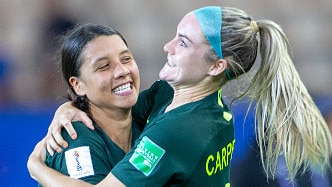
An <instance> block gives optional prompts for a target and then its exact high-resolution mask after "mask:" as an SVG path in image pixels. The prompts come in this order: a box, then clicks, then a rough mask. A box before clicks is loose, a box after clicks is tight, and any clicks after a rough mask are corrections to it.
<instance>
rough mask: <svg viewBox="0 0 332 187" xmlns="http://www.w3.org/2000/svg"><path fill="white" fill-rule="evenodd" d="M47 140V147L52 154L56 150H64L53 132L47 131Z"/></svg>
mask: <svg viewBox="0 0 332 187" xmlns="http://www.w3.org/2000/svg"><path fill="white" fill-rule="evenodd" d="M45 140H46V149H47V151H48V153H50V155H51V156H53V155H54V151H56V152H58V153H61V151H62V149H61V146H60V145H59V144H58V143H57V142H56V141H55V139H54V137H53V135H52V133H47V135H46V137H45ZM67 146H68V144H67Z"/></svg>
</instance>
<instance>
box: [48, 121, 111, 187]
mask: <svg viewBox="0 0 332 187" xmlns="http://www.w3.org/2000/svg"><path fill="white" fill-rule="evenodd" d="M73 126H74V128H75V130H76V132H77V134H78V137H77V139H76V140H72V139H71V138H70V136H69V135H68V133H67V132H66V131H65V130H63V131H62V136H63V138H64V139H65V140H66V141H68V145H69V147H68V148H66V149H63V150H62V152H61V153H55V154H54V155H53V156H50V155H49V154H48V155H47V158H46V161H45V163H46V164H47V165H48V166H50V167H52V168H54V169H56V170H57V171H59V172H61V173H63V174H65V175H68V176H70V177H71V178H76V179H81V180H84V181H86V182H89V183H91V184H97V183H98V182H100V181H101V180H102V179H104V178H105V177H106V176H107V174H108V173H109V172H110V170H111V166H110V160H108V158H107V156H106V155H108V154H110V153H109V152H108V151H107V148H106V147H105V144H104V142H103V140H102V139H101V137H100V136H99V135H98V132H96V131H91V130H90V129H88V128H87V127H85V125H84V124H83V123H81V122H73Z"/></svg>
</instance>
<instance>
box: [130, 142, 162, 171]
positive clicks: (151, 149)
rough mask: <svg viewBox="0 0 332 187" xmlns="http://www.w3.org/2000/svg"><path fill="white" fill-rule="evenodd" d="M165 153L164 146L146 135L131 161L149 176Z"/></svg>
mask: <svg viewBox="0 0 332 187" xmlns="http://www.w3.org/2000/svg"><path fill="white" fill-rule="evenodd" d="M164 153H165V150H164V149H163V148H161V147H160V146H158V145H157V144H155V143H154V142H153V141H152V140H150V139H149V138H148V137H146V136H144V137H143V138H142V140H141V142H140V143H139V145H138V146H137V148H136V149H135V152H134V153H133V155H132V156H131V158H130V159H129V162H130V163H131V164H132V165H133V166H134V167H135V168H136V169H137V170H139V171H141V172H142V173H143V174H144V175H145V176H149V175H150V174H151V172H152V171H153V170H154V168H155V167H156V165H157V164H158V162H159V161H160V160H161V158H162V157H163V155H164Z"/></svg>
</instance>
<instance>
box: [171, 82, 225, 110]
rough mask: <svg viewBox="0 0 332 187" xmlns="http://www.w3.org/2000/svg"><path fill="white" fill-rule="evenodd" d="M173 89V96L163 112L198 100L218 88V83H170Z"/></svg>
mask: <svg viewBox="0 0 332 187" xmlns="http://www.w3.org/2000/svg"><path fill="white" fill-rule="evenodd" d="M171 86H172V87H173V89H174V97H173V101H172V103H171V104H170V105H169V106H168V107H167V108H166V111H165V112H168V111H170V110H173V109H174V108H177V107H180V106H182V105H184V104H187V103H191V102H195V101H199V100H201V99H203V98H205V97H207V96H209V95H211V94H212V93H214V92H216V91H217V90H218V89H219V88H220V84H219V83H218V84H213V83H210V84H208V83H202V84H196V85H188V86H176V85H171Z"/></svg>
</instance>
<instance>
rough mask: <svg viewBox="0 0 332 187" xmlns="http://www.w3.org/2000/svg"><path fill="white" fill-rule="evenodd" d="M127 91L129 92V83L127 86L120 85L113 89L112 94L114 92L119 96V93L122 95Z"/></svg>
mask: <svg viewBox="0 0 332 187" xmlns="http://www.w3.org/2000/svg"><path fill="white" fill-rule="evenodd" d="M129 90H130V83H127V84H124V85H121V86H119V87H117V88H115V89H114V92H115V93H116V94H121V93H123V92H127V91H129Z"/></svg>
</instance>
